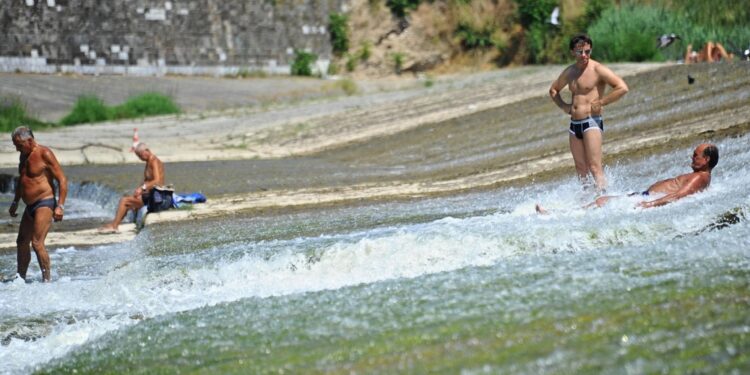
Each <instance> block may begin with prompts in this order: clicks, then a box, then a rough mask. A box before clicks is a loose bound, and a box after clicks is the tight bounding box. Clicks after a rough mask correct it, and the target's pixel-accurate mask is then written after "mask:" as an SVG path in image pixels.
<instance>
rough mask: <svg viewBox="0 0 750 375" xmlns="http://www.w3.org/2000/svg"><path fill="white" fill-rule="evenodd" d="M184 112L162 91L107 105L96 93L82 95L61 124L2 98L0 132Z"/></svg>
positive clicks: (11, 99) (23, 105)
mask: <svg viewBox="0 0 750 375" xmlns="http://www.w3.org/2000/svg"><path fill="white" fill-rule="evenodd" d="M176 113H180V107H178V106H177V105H176V104H175V103H174V101H172V99H171V98H170V97H168V96H165V95H162V94H159V93H145V94H141V95H138V96H134V97H132V98H130V99H128V100H127V101H126V102H125V103H123V104H121V105H117V106H107V105H106V104H104V102H103V101H102V100H101V99H99V98H98V97H96V96H82V97H80V98H78V101H76V103H75V105H74V106H73V109H72V110H71V111H70V113H69V114H68V115H66V116H65V117H63V118H62V120H60V122H59V123H53V122H44V121H41V120H38V119H36V118H34V117H33V116H32V115H30V114H29V113H28V111H27V109H26V105H25V104H24V102H23V101H22V100H21V99H20V98H16V97H5V98H0V131H2V132H10V131H13V129H15V128H16V127H18V126H20V125H26V126H28V127H30V128H31V129H32V130H38V129H44V128H49V127H54V126H59V125H63V126H68V125H76V124H84V123H94V122H102V121H112V120H122V119H132V118H140V117H148V116H157V115H167V114H176Z"/></svg>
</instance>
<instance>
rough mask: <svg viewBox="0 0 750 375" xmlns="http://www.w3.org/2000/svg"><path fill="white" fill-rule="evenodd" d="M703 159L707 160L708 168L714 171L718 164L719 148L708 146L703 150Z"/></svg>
mask: <svg viewBox="0 0 750 375" xmlns="http://www.w3.org/2000/svg"><path fill="white" fill-rule="evenodd" d="M703 157H704V158H708V159H709V160H708V168H709V169H714V167H715V166H716V164H719V148H718V147H716V146H715V145H708V146H706V148H704V149H703Z"/></svg>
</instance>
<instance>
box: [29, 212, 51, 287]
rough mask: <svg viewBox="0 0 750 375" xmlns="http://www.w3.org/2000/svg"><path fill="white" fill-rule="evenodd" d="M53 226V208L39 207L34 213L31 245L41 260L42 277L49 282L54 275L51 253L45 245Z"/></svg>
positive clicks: (38, 259)
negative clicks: (50, 258) (52, 272)
mask: <svg viewBox="0 0 750 375" xmlns="http://www.w3.org/2000/svg"><path fill="white" fill-rule="evenodd" d="M51 226H52V209H51V208H49V207H39V208H37V209H36V211H35V213H34V230H33V234H32V236H31V247H32V248H33V249H34V252H35V253H36V260H37V261H38V262H39V269H41V270H42V279H43V280H44V282H49V281H50V278H51V277H52V274H51V269H52V268H51V265H50V260H49V254H48V253H47V249H46V248H45V246H44V241H45V240H46V239H47V233H48V232H49V228H50V227H51Z"/></svg>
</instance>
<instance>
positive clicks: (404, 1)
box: [385, 0, 421, 18]
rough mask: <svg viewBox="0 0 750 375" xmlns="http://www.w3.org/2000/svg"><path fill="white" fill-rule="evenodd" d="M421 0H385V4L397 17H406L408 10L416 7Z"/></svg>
mask: <svg viewBox="0 0 750 375" xmlns="http://www.w3.org/2000/svg"><path fill="white" fill-rule="evenodd" d="M420 2H421V0H387V1H386V2H385V5H386V6H388V8H390V9H391V13H393V14H394V15H396V16H398V17H401V18H403V17H406V14H407V13H408V12H409V11H410V10H414V9H417V7H418V6H419V3H420Z"/></svg>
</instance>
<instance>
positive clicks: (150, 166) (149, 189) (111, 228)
mask: <svg viewBox="0 0 750 375" xmlns="http://www.w3.org/2000/svg"><path fill="white" fill-rule="evenodd" d="M133 152H135V155H136V156H138V159H141V160H143V161H145V162H146V168H145V170H144V171H143V184H141V185H139V186H138V187H137V188H135V191H133V195H126V196H124V197H122V198H120V203H119V204H118V205H117V212H116V213H115V218H114V219H113V220H112V222H111V223H110V224H107V225H105V226H103V227H101V228H99V233H116V232H117V227H119V226H120V222H122V220H123V219H124V218H125V215H127V213H128V211H130V210H133V211H135V212H138V210H139V209H140V208H141V207H143V206H144V205H145V204H146V202H148V198H149V195H150V194H153V189H154V187H156V186H160V185H164V164H163V163H162V162H161V160H159V158H157V157H156V155H154V154H153V153H152V152H151V150H150V149H149V148H148V146H147V145H146V144H145V143H143V142H139V143H136V144H135V146H134V147H133Z"/></svg>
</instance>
